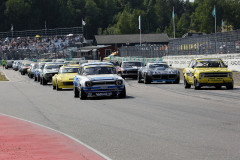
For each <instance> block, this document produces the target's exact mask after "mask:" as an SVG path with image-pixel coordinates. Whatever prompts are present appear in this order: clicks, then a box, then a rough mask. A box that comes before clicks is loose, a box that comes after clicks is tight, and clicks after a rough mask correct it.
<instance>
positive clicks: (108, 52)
mask: <svg viewBox="0 0 240 160" xmlns="http://www.w3.org/2000/svg"><path fill="white" fill-rule="evenodd" d="M111 53H112V50H111V49H105V57H107V56H109V55H110V54H111Z"/></svg>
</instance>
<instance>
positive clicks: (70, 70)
mask: <svg viewBox="0 0 240 160" xmlns="http://www.w3.org/2000/svg"><path fill="white" fill-rule="evenodd" d="M77 72H78V68H62V69H60V71H59V74H63V73H77Z"/></svg>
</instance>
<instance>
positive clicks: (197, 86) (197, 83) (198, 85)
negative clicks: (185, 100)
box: [194, 78, 201, 90]
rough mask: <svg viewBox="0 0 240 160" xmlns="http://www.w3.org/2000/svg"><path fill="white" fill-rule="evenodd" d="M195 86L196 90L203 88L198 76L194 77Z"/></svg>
mask: <svg viewBox="0 0 240 160" xmlns="http://www.w3.org/2000/svg"><path fill="white" fill-rule="evenodd" d="M194 87H195V88H194V89H195V90H199V89H200V88H201V85H200V83H199V82H198V80H197V79H196V78H194Z"/></svg>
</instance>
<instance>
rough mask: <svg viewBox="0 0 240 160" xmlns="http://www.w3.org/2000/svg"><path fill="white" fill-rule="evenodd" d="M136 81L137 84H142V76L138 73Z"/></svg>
mask: <svg viewBox="0 0 240 160" xmlns="http://www.w3.org/2000/svg"><path fill="white" fill-rule="evenodd" d="M137 80H138V83H142V75H141V73H140V72H138V77H137Z"/></svg>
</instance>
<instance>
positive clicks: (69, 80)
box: [52, 66, 79, 91]
mask: <svg viewBox="0 0 240 160" xmlns="http://www.w3.org/2000/svg"><path fill="white" fill-rule="evenodd" d="M78 69H79V66H62V67H61V68H60V69H59V72H58V74H55V75H54V76H53V77H52V85H53V89H57V90H58V91H59V90H61V89H63V88H71V89H72V88H73V79H74V77H75V76H76V75H77V72H78Z"/></svg>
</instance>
